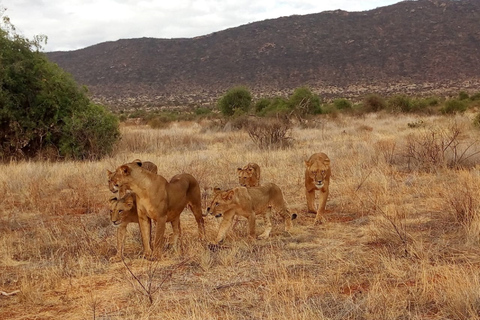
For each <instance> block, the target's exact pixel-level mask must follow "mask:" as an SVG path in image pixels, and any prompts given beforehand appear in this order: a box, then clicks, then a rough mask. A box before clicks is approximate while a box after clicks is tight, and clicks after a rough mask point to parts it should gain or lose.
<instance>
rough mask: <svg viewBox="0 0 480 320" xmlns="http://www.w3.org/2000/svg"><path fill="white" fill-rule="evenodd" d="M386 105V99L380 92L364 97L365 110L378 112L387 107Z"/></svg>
mask: <svg viewBox="0 0 480 320" xmlns="http://www.w3.org/2000/svg"><path fill="white" fill-rule="evenodd" d="M386 106H387V103H386V102H385V99H384V98H383V97H382V96H380V95H378V94H371V95H368V96H366V97H365V98H364V99H363V110H364V111H365V112H377V111H380V110H383V109H385V107H386Z"/></svg>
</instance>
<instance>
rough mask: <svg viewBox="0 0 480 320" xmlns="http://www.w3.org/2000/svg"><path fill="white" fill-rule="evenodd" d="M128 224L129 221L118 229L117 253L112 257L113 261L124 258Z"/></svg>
mask: <svg viewBox="0 0 480 320" xmlns="http://www.w3.org/2000/svg"><path fill="white" fill-rule="evenodd" d="M127 225H128V223H125V222H124V223H122V224H121V225H120V226H119V227H118V229H117V254H116V255H115V256H113V257H111V258H110V261H111V262H118V261H121V260H122V256H123V248H124V245H125V235H126V233H127Z"/></svg>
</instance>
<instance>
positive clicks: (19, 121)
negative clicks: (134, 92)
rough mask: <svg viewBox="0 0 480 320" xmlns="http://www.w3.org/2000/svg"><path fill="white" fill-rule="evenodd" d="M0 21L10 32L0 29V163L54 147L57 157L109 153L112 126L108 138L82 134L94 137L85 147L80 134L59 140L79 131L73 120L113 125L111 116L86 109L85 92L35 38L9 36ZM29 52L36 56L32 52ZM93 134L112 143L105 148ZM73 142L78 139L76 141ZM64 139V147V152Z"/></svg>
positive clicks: (90, 107) (88, 106) (102, 131)
mask: <svg viewBox="0 0 480 320" xmlns="http://www.w3.org/2000/svg"><path fill="white" fill-rule="evenodd" d="M4 22H6V23H7V24H6V25H7V26H10V28H6V27H5V25H3V26H1V27H0V106H1V109H0V158H3V159H8V158H32V157H35V156H36V155H38V154H40V153H41V152H42V149H44V148H56V149H58V150H60V155H61V156H65V157H71V158H84V157H86V156H87V154H88V157H90V156H91V155H92V154H93V153H94V152H98V155H99V156H101V155H104V154H106V153H107V152H109V151H110V150H111V149H112V146H113V143H114V142H115V141H116V139H117V138H118V128H114V127H113V126H107V128H108V129H110V130H113V131H112V132H111V135H109V134H107V132H106V131H105V130H107V129H104V128H100V127H95V128H96V129H98V130H100V131H99V132H98V133H95V132H94V131H92V129H88V130H85V133H86V134H89V135H90V134H92V135H94V136H88V137H87V139H90V140H91V141H90V143H87V144H86V143H85V141H84V140H83V139H84V138H85V137H83V136H82V137H81V135H74V136H71V137H68V139H66V137H65V136H64V135H66V134H67V135H68V134H71V133H72V130H73V131H75V130H79V129H80V127H81V126H80V124H79V123H78V121H81V119H88V120H92V119H93V118H94V115H93V114H92V113H94V112H97V113H98V114H97V115H96V116H97V117H106V119H105V121H107V122H110V123H114V121H113V120H111V117H112V115H110V114H108V113H107V112H106V111H105V110H104V109H103V108H102V107H99V106H94V105H91V104H90V101H89V99H88V97H87V95H86V90H85V89H84V88H80V87H79V86H78V85H77V84H76V83H75V81H74V80H73V78H72V77H71V75H69V74H67V73H66V72H64V71H63V70H62V69H60V68H59V67H58V66H57V65H56V64H53V63H51V62H49V61H48V60H47V59H46V57H45V55H44V54H43V53H41V52H39V51H38V49H39V41H40V40H41V38H38V37H37V38H36V40H35V41H29V40H28V39H25V38H23V37H21V36H19V35H17V34H14V33H12V32H13V31H11V30H14V27H13V26H11V25H10V24H8V19H7V20H5V19H4ZM32 47H33V48H37V51H32V50H31V48H32ZM97 120H98V119H97ZM112 121H113V122H112ZM117 125H118V124H117ZM97 134H102V135H106V136H110V137H111V136H115V137H116V138H115V139H113V140H111V141H110V142H111V145H108V146H107V145H105V143H106V141H102V142H99V141H97V139H98V137H97V136H96V135H97ZM76 137H78V138H79V139H80V140H78V141H76V140H75V138H76ZM66 140H69V143H67V144H69V145H70V147H65V144H64V143H65V141H66ZM107 140H108V139H107ZM100 147H104V148H105V150H100V149H99V148H100ZM88 148H91V150H86V149H88ZM77 150H78V152H77ZM81 150H83V151H81ZM70 151H71V152H72V153H70Z"/></svg>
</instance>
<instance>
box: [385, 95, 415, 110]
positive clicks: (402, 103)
mask: <svg viewBox="0 0 480 320" xmlns="http://www.w3.org/2000/svg"><path fill="white" fill-rule="evenodd" d="M387 104H388V108H389V109H390V110H392V111H401V112H410V111H412V107H413V103H412V100H411V99H410V98H409V97H407V96H406V95H396V96H393V97H391V98H390V99H389V100H388V103H387Z"/></svg>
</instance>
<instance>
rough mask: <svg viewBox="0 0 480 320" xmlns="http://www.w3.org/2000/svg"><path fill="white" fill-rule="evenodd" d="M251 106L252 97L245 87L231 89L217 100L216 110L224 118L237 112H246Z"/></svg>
mask: <svg viewBox="0 0 480 320" xmlns="http://www.w3.org/2000/svg"><path fill="white" fill-rule="evenodd" d="M251 104H252V95H251V93H250V91H249V90H248V89H247V88H245V87H235V88H232V89H230V90H228V91H227V93H225V94H224V95H223V96H222V97H221V98H220V99H219V100H218V108H219V110H220V111H221V112H222V114H223V115H224V116H233V115H234V114H235V112H237V113H238V111H241V112H242V113H245V112H248V110H249V109H250V105H251Z"/></svg>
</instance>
